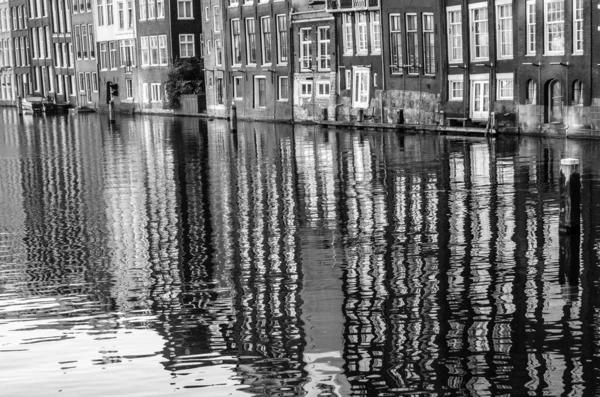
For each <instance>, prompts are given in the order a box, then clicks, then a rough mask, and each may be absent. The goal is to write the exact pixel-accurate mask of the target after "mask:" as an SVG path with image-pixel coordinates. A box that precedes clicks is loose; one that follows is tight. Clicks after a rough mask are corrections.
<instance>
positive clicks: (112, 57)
mask: <svg viewBox="0 0 600 397" xmlns="http://www.w3.org/2000/svg"><path fill="white" fill-rule="evenodd" d="M108 50H109V54H108V55H109V61H110V68H111V69H116V68H117V43H116V42H114V41H111V42H110V43H108Z"/></svg>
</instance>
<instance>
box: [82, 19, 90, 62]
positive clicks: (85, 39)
mask: <svg viewBox="0 0 600 397" xmlns="http://www.w3.org/2000/svg"><path fill="white" fill-rule="evenodd" d="M89 44H90V43H89V42H88V34H87V25H81V49H82V51H83V58H84V59H88V47H89Z"/></svg>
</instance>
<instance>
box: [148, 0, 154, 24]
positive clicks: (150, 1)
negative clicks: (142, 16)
mask: <svg viewBox="0 0 600 397" xmlns="http://www.w3.org/2000/svg"><path fill="white" fill-rule="evenodd" d="M148 19H156V3H155V0H148Z"/></svg>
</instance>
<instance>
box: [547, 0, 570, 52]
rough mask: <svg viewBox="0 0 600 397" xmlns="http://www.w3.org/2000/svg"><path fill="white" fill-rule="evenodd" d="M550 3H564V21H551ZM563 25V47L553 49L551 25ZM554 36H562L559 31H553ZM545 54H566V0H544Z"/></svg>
mask: <svg viewBox="0 0 600 397" xmlns="http://www.w3.org/2000/svg"><path fill="white" fill-rule="evenodd" d="M550 4H560V5H562V21H560V20H558V19H557V20H556V21H552V22H550V21H549V14H548V9H549V6H550ZM554 25H556V26H562V48H561V49H558V50H555V49H553V50H551V49H550V47H551V45H552V44H551V40H550V33H551V32H550V27H551V26H554ZM552 34H553V36H555V35H556V36H560V34H559V33H557V32H552ZM544 54H545V55H564V54H565V1H564V0H544Z"/></svg>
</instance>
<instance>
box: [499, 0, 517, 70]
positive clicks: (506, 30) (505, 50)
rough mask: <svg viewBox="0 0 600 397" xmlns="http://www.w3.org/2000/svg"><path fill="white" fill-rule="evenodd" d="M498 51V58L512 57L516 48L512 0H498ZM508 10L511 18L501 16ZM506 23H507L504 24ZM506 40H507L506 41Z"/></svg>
mask: <svg viewBox="0 0 600 397" xmlns="http://www.w3.org/2000/svg"><path fill="white" fill-rule="evenodd" d="M495 6H496V53H497V58H498V59H512V58H513V56H514V53H515V50H514V36H513V34H514V13H513V6H512V2H511V0H496V5H495ZM501 10H508V12H510V18H508V17H506V16H504V17H501ZM504 23H506V25H504ZM504 40H507V41H506V42H505V41H504Z"/></svg>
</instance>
